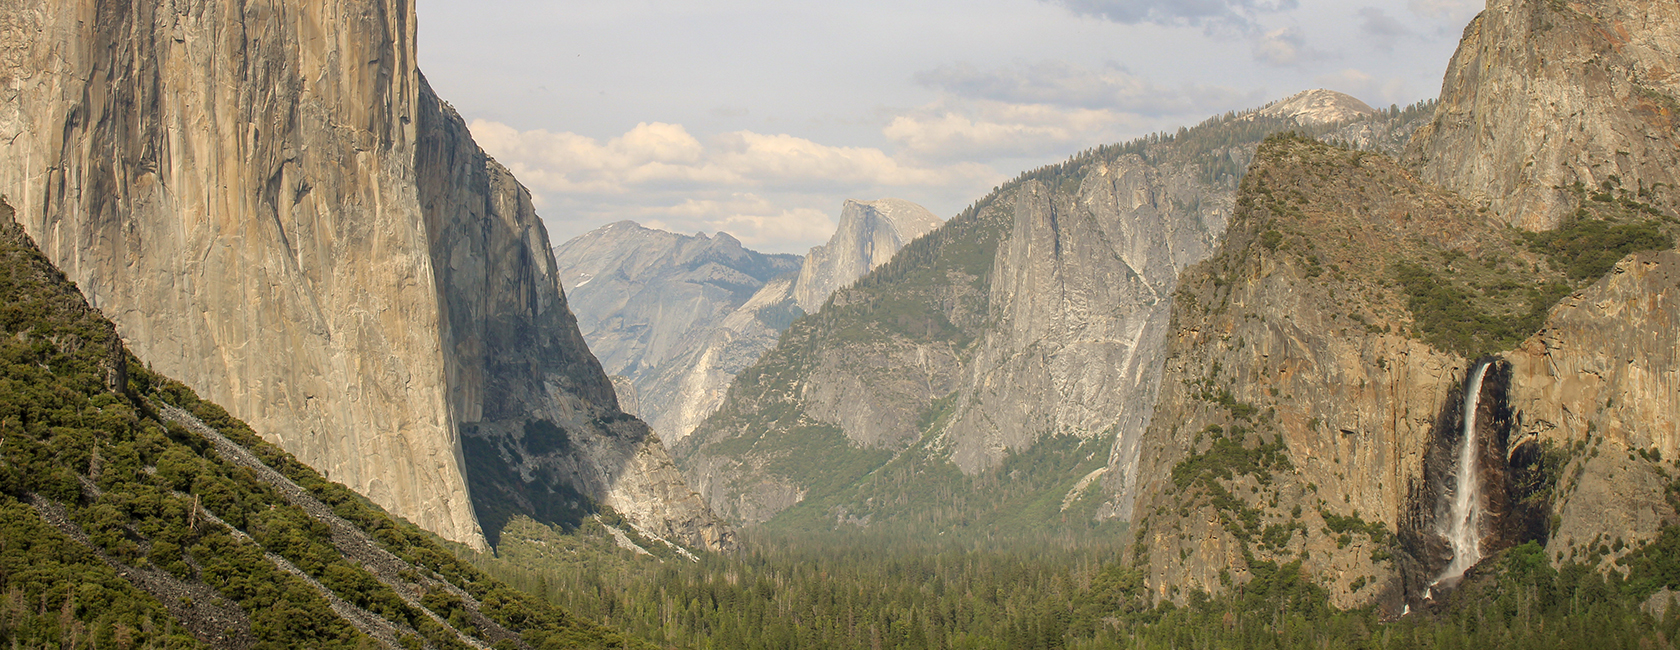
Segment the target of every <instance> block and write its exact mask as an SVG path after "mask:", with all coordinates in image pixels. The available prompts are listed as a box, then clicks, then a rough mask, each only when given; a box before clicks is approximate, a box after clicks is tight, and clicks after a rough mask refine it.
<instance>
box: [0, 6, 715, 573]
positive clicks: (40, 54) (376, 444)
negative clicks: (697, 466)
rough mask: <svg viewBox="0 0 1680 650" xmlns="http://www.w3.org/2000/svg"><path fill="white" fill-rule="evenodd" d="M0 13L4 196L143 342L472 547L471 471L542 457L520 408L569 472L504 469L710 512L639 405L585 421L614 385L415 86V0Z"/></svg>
mask: <svg viewBox="0 0 1680 650" xmlns="http://www.w3.org/2000/svg"><path fill="white" fill-rule="evenodd" d="M0 15H4V16H5V18H4V19H0V30H3V37H0V88H3V90H0V93H3V101H0V157H4V158H5V159H7V160H9V161H11V162H12V164H11V165H8V166H6V167H5V168H4V169H3V170H0V194H4V195H5V196H7V197H8V199H9V200H10V201H11V202H13V203H14V204H15V205H17V207H18V208H19V215H20V217H19V221H20V222H21V223H22V224H23V225H24V227H25V229H26V230H27V231H28V232H29V233H30V234H31V236H33V237H34V238H35V239H36V240H37V241H38V242H39V243H40V245H41V248H42V249H43V250H44V251H45V252H46V254H47V255H48V256H49V257H50V258H51V259H52V260H53V261H54V262H55V263H56V264H58V265H60V266H61V267H62V268H63V269H64V270H65V272H66V273H67V274H68V275H69V276H70V277H71V278H72V279H74V280H75V281H76V282H77V284H78V285H79V286H80V287H81V288H82V289H83V290H84V291H85V292H86V293H87V294H88V296H89V300H90V301H91V302H92V303H94V304H95V305H96V306H97V307H98V308H100V309H101V310H102V311H103V312H104V313H106V314H107V315H109V316H110V317H111V319H112V320H113V321H115V322H116V323H117V327H118V330H119V331H120V332H121V333H122V335H123V336H124V338H125V339H126V340H127V341H128V342H129V344H130V346H131V347H132V348H133V349H134V350H135V352H136V353H137V354H138V355H139V356H140V358H142V359H143V360H145V361H146V362H147V363H149V364H151V365H152V366H153V367H155V368H156V369H158V370H159V371H161V372H164V373H167V374H169V375H173V376H176V377H179V378H180V379H182V380H183V381H184V382H186V383H187V384H189V385H190V386H192V387H193V388H194V389H195V390H197V391H199V392H200V393H201V394H203V395H205V396H206V397H208V398H211V399H213V400H215V401H217V402H220V403H222V404H224V405H226V406H227V407H228V409H229V410H230V411H232V412H233V413H234V414H236V415H238V416H239V417H241V418H243V419H245V420H247V421H249V422H250V423H251V424H252V426H253V427H255V428H256V429H257V430H258V431H260V432H262V433H263V434H264V435H265V436H267V437H268V438H269V439H270V440H272V441H274V442H276V443H278V444H280V445H281V446H283V447H284V448H285V449H287V450H288V451H291V452H293V453H294V454H296V455H297V456H298V457H299V458H300V459H302V460H304V461H305V462H308V463H310V464H311V465H313V466H315V467H317V468H320V469H321V470H322V471H323V473H324V474H326V475H327V476H328V477H330V478H331V479H333V480H336V481H341V482H343V483H345V484H347V485H350V486H351V487H353V488H355V489H356V490H358V491H360V492H362V493H363V494H366V495H367V496H368V497H369V498H371V499H373V500H374V501H375V502H376V503H379V504H380V505H382V506H384V507H386V508H388V509H390V510H391V511H392V512H395V513H397V514H399V515H401V516H403V517H407V518H409V519H411V520H413V521H415V522H416V523H418V524H420V525H422V526H424V527H426V528H427V529H429V530H432V531H434V532H436V533H438V534H439V535H442V536H444V537H446V538H448V539H452V540H456V541H460V542H464V543H467V544H470V545H475V546H482V545H483V543H484V537H483V534H482V533H481V530H480V526H479V522H478V518H477V517H476V516H475V503H476V505H477V506H478V509H479V510H483V509H484V505H485V504H484V503H483V502H482V501H480V500H479V499H480V497H482V496H487V495H480V494H469V489H468V486H469V483H471V484H473V487H474V488H477V487H479V486H480V485H483V486H486V489H490V490H495V489H500V488H501V487H504V486H506V483H505V481H497V480H488V479H485V480H481V479H482V477H484V476H486V474H485V472H486V471H491V470H494V469H495V468H497V467H502V468H505V467H507V464H508V463H520V464H521V469H522V470H523V469H525V467H524V466H525V465H528V464H531V463H534V462H538V461H537V460H534V459H538V458H540V459H544V460H543V461H542V462H552V463H557V464H564V463H563V462H562V459H560V458H558V457H556V456H554V453H553V452H554V450H552V449H550V450H549V451H550V452H551V453H550V454H548V455H544V454H541V453H532V450H530V449H529V448H528V446H526V445H523V443H521V442H520V438H519V437H518V436H516V435H514V434H513V433H511V431H513V430H514V429H515V427H514V425H513V424H512V423H514V422H521V421H523V422H526V423H528V422H532V421H539V420H540V421H547V422H550V423H551V424H552V425H554V426H556V427H560V428H564V429H566V430H568V431H569V433H570V435H571V436H572V439H573V440H574V441H576V442H577V443H578V444H577V446H576V447H575V448H574V450H573V451H575V452H576V453H574V454H572V455H571V456H568V457H566V458H565V459H564V460H565V461H566V462H575V463H576V465H577V466H576V467H574V468H573V469H575V470H576V473H575V474H571V475H566V474H559V475H555V476H552V477H550V478H551V480H549V482H548V483H541V479H539V478H538V477H535V476H533V475H531V474H530V473H528V472H526V473H524V474H523V475H521V476H520V478H521V482H520V485H521V486H523V487H522V488H520V489H531V490H535V491H536V492H539V493H542V494H547V493H549V492H552V491H554V490H557V489H561V488H565V489H574V490H575V491H576V492H578V493H581V494H583V495H586V496H588V497H590V498H592V499H596V500H598V501H600V502H604V503H607V504H609V505H612V506H613V507H615V508H619V509H621V510H624V511H625V512H626V514H627V515H629V516H630V517H631V519H632V521H635V522H636V523H637V524H638V525H643V526H645V527H647V528H649V529H650V530H652V531H655V532H659V533H660V534H667V533H669V534H670V536H673V537H677V538H680V539H684V540H685V541H689V542H690V543H695V544H703V543H706V542H707V541H708V540H713V541H715V540H717V539H720V538H721V537H722V536H723V533H722V532H720V531H721V529H718V528H715V527H712V525H711V524H710V523H709V521H710V513H709V512H707V511H706V509H705V506H704V504H702V503H700V502H699V501H698V500H696V499H694V498H693V497H692V493H689V492H687V491H686V488H684V487H681V486H682V481H681V479H680V477H679V476H677V474H676V473H675V472H674V471H671V470H670V469H669V468H670V465H669V461H665V460H663V459H664V451H663V449H662V448H661V446H660V445H659V444H658V443H657V440H656V439H654V438H653V437H652V436H645V435H643V433H645V427H643V428H642V429H641V430H640V431H637V430H635V429H636V427H637V426H640V425H639V423H634V425H632V424H630V423H620V424H610V423H609V424H601V422H607V421H609V420H612V419H613V418H615V417H619V416H618V415H617V413H618V412H617V409H616V406H615V402H614V399H613V392H612V389H611V387H610V385H609V384H608V382H607V379H606V377H605V376H604V374H602V372H601V370H600V367H599V365H598V364H597V363H596V362H595V360H594V358H593V357H592V356H591V355H590V354H589V352H588V350H587V348H586V347H585V346H584V344H583V339H582V338H581V337H580V336H579V335H578V334H577V330H576V327H575V324H574V323H573V321H572V317H571V315H570V313H569V312H568V311H567V309H566V303H565V298H564V296H563V294H562V293H561V291H560V285H559V282H558V279H557V277H556V275H555V269H554V266H553V262H552V258H551V256H550V254H549V252H548V244H547V241H546V234H544V231H543V228H542V225H541V222H540V221H539V220H537V219H536V217H535V214H534V212H532V210H531V206H530V200H529V195H528V194H527V193H526V192H525V191H524V189H523V188H521V187H520V186H519V185H518V183H517V182H516V181H515V180H514V179H513V178H512V176H511V175H509V174H507V172H506V171H505V170H503V169H502V168H501V167H500V166H499V165H496V164H494V162H493V161H490V160H489V159H488V157H486V156H485V155H484V154H483V152H482V151H480V150H479V149H478V148H477V146H476V145H474V144H473V143H472V141H471V139H470V137H469V136H468V135H467V131H466V129H465V127H464V126H463V125H462V124H461V123H460V119H459V117H458V116H456V115H455V114H454V112H453V111H452V110H450V109H449V108H448V107H447V106H446V105H444V104H443V103H442V102H441V101H439V100H438V99H437V98H436V97H435V96H433V95H432V94H431V92H430V90H429V89H427V88H426V84H425V80H424V78H423V77H421V76H420V74H419V71H418V70H417V68H416V67H415V56H414V43H415V39H414V14H413V7H412V5H410V4H407V3H402V2H388V1H381V0H358V1H350V2H330V3H329V2H305V3H301V4H298V3H273V2H259V3H257V4H249V3H246V4H230V3H224V2H204V3H184V2H165V3H162V4H157V5H147V6H144V7H141V6H133V7H127V6H125V7H120V8H119V7H106V6H104V5H100V4H98V3H94V2H42V1H38V0H6V2H4V3H0ZM521 346H528V347H521ZM463 430H464V431H466V432H468V433H469V434H470V435H469V438H470V437H472V436H473V435H477V436H479V439H481V440H485V441H487V442H490V443H491V444H489V445H486V446H484V447H487V448H490V449H495V450H497V453H498V454H499V455H498V456H496V457H488V458H487V457H482V456H479V457H475V454H474V453H473V452H472V450H471V449H467V450H464V449H463V447H462V442H461V433H462V431H463ZM469 446H470V445H469ZM662 463H663V464H662ZM473 467H478V468H489V469H488V470H482V471H477V472H475V471H473V470H472V469H471V468H473ZM492 473H493V472H492ZM475 474H476V475H477V476H478V477H479V478H474V475H475ZM539 483H541V484H540V485H539ZM533 486H534V487H533ZM478 514H479V515H482V514H483V513H482V512H480V513H478Z"/></svg>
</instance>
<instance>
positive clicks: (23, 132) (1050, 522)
mask: <svg viewBox="0 0 1680 650" xmlns="http://www.w3.org/2000/svg"><path fill="white" fill-rule="evenodd" d="M415 20H416V9H415V7H414V6H413V4H412V3H404V2H392V1H390V0H342V1H337V2H332V3H323V2H319V1H316V0H303V1H301V2H292V1H286V2H269V1H258V2H254V3H252V2H247V3H227V2H225V1H223V0H194V1H191V2H189V1H185V0H169V1H166V2H163V3H162V4H159V5H158V6H155V7H154V6H150V5H146V6H142V5H112V4H110V3H97V2H91V1H88V0H73V1H70V2H45V1H43V0H0V35H3V36H4V38H3V39H0V98H3V99H0V644H3V643H10V644H11V645H12V646H13V647H28V648H70V649H77V650H80V649H82V648H89V649H91V648H111V647H116V648H198V647H213V648H253V649H256V648H261V649H264V650H267V649H270V648H288V647H298V648H393V649H394V648H403V649H407V650H413V649H416V648H435V649H443V648H474V649H479V650H485V649H491V648H494V649H496V650H508V649H511V648H521V649H538V648H544V649H546V648H573V647H582V648H609V647H611V648H637V647H639V648H697V649H699V648H706V649H710V648H730V649H735V648H749V649H758V648H764V649H772V648H775V649H783V648H871V649H879V648H964V649H992V648H996V649H1005V648H1009V649H1014V648H1035V649H1036V648H1045V649H1051V648H1079V649H1091V650H1095V649H1107V648H1186V647H1195V648H1254V647H1269V648H1328V647H1355V648H1423V647H1427V648H1480V647H1545V648H1562V647H1567V648H1576V647H1579V648H1604V647H1613V648H1630V649H1632V648H1638V649H1640V650H1655V649H1663V648H1673V647H1675V645H1676V643H1680V248H1677V246H1676V238H1677V237H1680V203H1676V201H1680V198H1677V195H1676V194H1675V187H1676V186H1675V182H1676V179H1675V178H1674V169H1675V165H1676V164H1677V162H1680V161H1677V160H1676V157H1677V156H1680V102H1677V101H1676V99H1675V98H1676V97H1680V77H1677V76H1675V74H1674V71H1675V70H1680V45H1677V44H1680V9H1677V8H1676V7H1675V6H1674V5H1673V3H1672V2H1668V3H1665V2H1662V1H1660V0H1571V1H1567V2H1566V1H1562V0H1488V1H1487V6H1486V8H1485V10H1483V11H1482V12H1481V13H1479V14H1478V15H1477V16H1476V17H1475V18H1474V19H1473V20H1471V21H1470V22H1469V25H1468V26H1467V27H1466V28H1465V29H1464V32H1463V37H1462V40H1461V41H1460V42H1459V44H1458V50H1457V52H1456V53H1455V54H1454V55H1453V58H1452V60H1451V61H1450V62H1449V63H1448V65H1447V67H1446V74H1445V78H1444V80H1443V83H1442V87H1441V94H1440V96H1439V98H1438V99H1432V100H1426V101H1421V102H1417V103H1415V104H1411V105H1408V106H1398V105H1396V106H1391V107H1389V108H1373V107H1371V106H1370V105H1368V104H1366V103H1365V102H1363V101H1361V100H1360V99H1357V98H1355V97H1352V96H1350V95H1346V94H1343V93H1340V92H1336V91H1333V90H1328V89H1315V90H1307V91H1304V92H1300V93H1296V94H1294V95H1290V96H1287V97H1284V98H1282V99H1279V100H1277V101H1274V102H1271V103H1268V104H1265V105H1263V106H1259V107H1257V108H1254V109H1251V110H1245V111H1232V112H1227V113H1223V114H1218V115H1214V116H1213V117H1211V118H1209V119H1207V120H1205V121H1203V122H1201V123H1199V124H1195V125H1193V126H1192V125H1187V126H1185V127H1183V128H1179V129H1177V130H1175V131H1163V132H1159V133H1155V134H1152V135H1147V136H1143V137H1140V138H1136V139H1133V140H1130V141H1126V142H1120V143H1114V144H1095V143H1092V146H1091V148H1089V149H1086V150H1084V151H1081V152H1080V153H1077V154H1075V155H1072V156H1070V157H1068V158H1067V159H1066V160H1065V161H1063V162H1060V163H1056V164H1051V165H1047V166H1043V167H1039V168H1036V169H1032V170H1030V171H1026V172H1024V173H1021V174H1019V175H1018V176H1016V177H1014V178H1013V179H1011V180H1008V181H1007V182H1003V183H1001V184H999V185H997V186H996V187H995V188H993V189H992V191H990V192H989V193H986V194H985V195H984V196H981V197H979V198H978V199H976V200H974V201H973V203H972V204H970V205H969V206H968V207H967V208H966V209H963V210H961V211H959V212H957V213H956V214H954V215H952V216H951V217H950V218H949V219H942V218H941V217H940V216H939V215H937V214H935V213H933V212H932V211H930V210H928V209H926V208H923V207H922V206H920V205H917V204H916V203H912V202H910V201H907V200H902V199H892V198H887V199H879V200H874V201H862V200H846V201H844V203H843V204H841V205H840V208H839V213H838V219H837V220H836V228H835V232H834V233H833V235H832V237H831V238H830V239H829V240H828V241H827V242H826V243H825V244H823V245H821V246H816V247H814V248H811V249H810V250H809V252H808V253H807V254H805V255H803V256H799V255H791V254H766V253H761V252H757V251H754V250H751V249H750V248H748V247H747V246H746V245H744V244H743V239H744V240H746V241H762V240H759V239H754V238H752V237H748V236H745V235H742V236H741V238H739V239H738V238H737V235H732V234H730V233H727V232H723V231H716V232H714V233H713V234H710V235H707V234H705V233H698V234H695V235H684V234H678V233H674V232H668V231H665V230H660V229H656V228H651V227H644V226H642V225H639V224H637V223H636V222H632V221H622V220H621V221H616V222H614V223H611V224H610V225H605V226H601V227H599V228H596V229H594V230H592V231H589V232H587V233H585V234H583V235H581V236H578V237H576V238H573V239H571V240H569V241H566V242H564V243H561V244H559V245H557V246H556V245H552V243H551V242H550V240H549V234H548V233H549V232H550V231H549V229H548V228H549V225H547V224H545V221H544V217H542V216H539V212H541V213H543V214H544V215H546V216H547V218H549V219H551V221H549V222H547V223H548V224H553V223H559V222H560V221H554V220H555V219H562V220H563V219H573V218H574V217H575V215H571V214H563V215H562V216H559V217H557V216H555V215H556V213H564V212H565V211H567V210H568V209H570V208H571V207H572V206H574V205H575V204H573V203H568V202H566V201H565V200H563V199H562V200H558V201H557V200H555V198H556V194H557V193H560V194H563V193H564V192H560V191H558V190H556V189H555V188H556V187H561V186H562V185H563V184H561V185H557V184H555V183H554V180H553V178H552V177H548V178H544V177H542V176H540V174H541V173H542V171H541V170H539V169H533V168H532V167H530V166H529V165H530V163H529V160H528V159H519V160H515V159H514V158H513V157H514V156H518V155H520V154H512V155H511V156H510V157H509V158H507V159H506V160H507V161H508V164H507V165H505V166H504V164H503V163H502V162H498V161H497V160H496V159H494V158H492V157H491V156H490V154H488V153H486V151H485V148H481V147H480V145H479V143H478V141H476V140H475V132H476V133H477V135H479V136H484V137H482V138H481V140H482V141H484V142H486V143H489V142H490V137H492V136H490V135H487V134H489V133H490V131H488V130H480V126H479V122H477V121H474V122H473V123H472V124H473V126H472V128H471V129H469V128H468V124H469V123H468V121H467V120H466V119H464V118H463V116H462V115H461V114H460V113H458V112H457V111H456V110H455V108H454V107H453V106H451V105H450V104H449V103H448V102H446V101H444V99H443V98H440V97H439V96H438V95H437V94H436V93H434V92H433V90H432V86H431V84H430V83H429V82H428V81H427V79H426V77H425V76H424V75H423V74H421V72H420V70H419V68H418V65H417V63H416V61H417V55H416V51H417V50H416V48H417V45H416V41H417V38H416V34H417V30H416V27H415V24H414V23H415ZM1209 29H1210V30H1212V29H1213V28H1211V27H1210V28H1209ZM1316 55H1323V56H1328V55H1324V54H1323V53H1318V54H1316ZM930 74H931V73H930ZM928 78H929V79H932V78H933V77H931V76H930V77H928ZM918 83H931V82H927V81H925V80H918ZM1157 90H1159V89H1157ZM719 111H722V112H727V111H723V109H719ZM720 114H721V113H720ZM758 118H759V116H757V115H755V116H754V119H758ZM900 126H902V125H900ZM643 127H648V129H646V130H643V131H638V133H641V134H642V135H644V136H645V135H647V134H648V133H654V132H657V133H663V134H665V135H667V136H670V135H672V134H673V133H675V132H677V131H680V130H681V127H673V125H668V124H660V125H654V126H653V127H649V126H648V125H646V124H644V125H643V126H642V127H638V129H642V128H643ZM661 129H662V130H661ZM551 135H553V134H547V135H544V136H543V137H548V136H551ZM682 135H683V136H684V137H687V134H686V132H684V133H683V134H682ZM748 135H751V134H748ZM531 137H533V138H535V137H536V136H531ZM565 137H568V138H571V139H570V140H567V142H570V143H571V144H573V145H576V144H577V143H578V142H582V141H583V140H586V139H587V138H585V137H584V136H578V135H577V134H570V133H569V134H565ZM746 137H747V136H742V135H740V134H730V135H728V136H727V137H722V138H720V141H732V140H730V138H735V139H737V140H743V139H745V138H746ZM630 140H631V138H629V137H628V136H627V137H626V138H625V139H624V140H622V141H618V140H615V141H611V142H608V143H606V144H605V145H601V149H600V150H601V151H607V152H609V153H611V154H612V155H618V156H627V155H629V154H627V153H625V152H626V151H629V149H627V147H639V146H640V147H646V148H648V149H649V150H657V153H658V154H659V155H661V156H666V158H661V159H660V160H658V161H656V163H655V164H652V165H650V166H648V167H646V168H642V169H639V171H638V173H667V172H669V173H672V174H678V175H680V173H687V172H677V171H672V170H674V169H676V168H677V167H679V166H680V165H679V164H678V163H681V162H683V161H687V162H688V163H694V161H695V160H700V158H698V157H697V156H700V155H701V154H698V153H694V152H695V151H699V149H684V148H683V147H684V146H686V144H685V143H687V142H689V141H690V140H692V141H693V142H694V143H695V146H696V147H701V148H702V149H703V148H704V147H706V146H721V145H718V144H717V143H715V142H706V143H704V144H700V142H701V141H700V140H698V139H694V138H688V140H681V139H671V140H667V141H660V142H654V141H652V140H643V141H634V142H631V141H630ZM780 142H781V144H784V145H788V144H789V143H790V142H792V140H783V141H780ZM650 143H652V144H650ZM792 143H793V144H799V143H797V142H792ZM653 144H658V145H661V146H664V147H665V148H663V149H660V148H659V147H656V146H653ZM807 144H809V143H807ZM790 146H791V145H790ZM615 147H616V149H615ZM486 148H494V147H491V146H490V145H489V144H487V145H486ZM588 151H589V150H588V149H587V148H586V147H583V146H582V145H578V146H576V147H574V148H572V149H567V150H566V155H574V156H579V157H582V156H584V155H585V154H586V153H587V152H588ZM800 151H802V152H808V150H800ZM852 152H853V153H856V150H852ZM736 153H739V152H736ZM498 155H501V154H500V153H498ZM683 156H690V158H683ZM572 162H577V161H572ZM618 162H622V161H618ZM618 162H611V161H609V163H602V164H618ZM714 162H715V161H714ZM577 164H579V165H585V164H586V163H585V162H578V163H577ZM695 164H697V165H698V164H699V163H695ZM698 168H699V167H696V168H695V169H698ZM650 170H651V171H650ZM690 171H692V169H691V170H690ZM706 172H707V173H721V172H720V171H719V169H718V168H715V167H714V168H707V170H706ZM516 173H517V174H518V175H519V176H521V177H525V178H527V179H531V178H539V179H541V180H539V181H538V182H537V183H536V184H533V185H532V187H534V188H541V190H542V192H543V193H544V195H541V196H539V195H533V194H532V192H531V191H530V190H527V189H526V187H525V186H524V185H522V184H521V181H520V180H519V179H518V178H516V177H515V174H516ZM837 173H838V172H837ZM904 173H910V172H908V171H905V172H904ZM692 181H693V179H684V180H683V182H692ZM991 184H992V181H989V180H988V181H986V185H987V186H990V185H991ZM860 186H861V185H860ZM576 187H583V185H577V186H576ZM591 187H594V186H591ZM620 189H621V188H620ZM566 191H577V192H594V191H601V192H608V190H600V189H599V188H598V187H597V188H595V189H575V190H574V189H568V190H566ZM611 191H618V190H617V189H614V190H611ZM768 192H769V190H766V193H768ZM836 202H838V200H837V199H836ZM831 205H832V204H831ZM929 205H933V203H931V202H930V203H929ZM654 212H655V211H652V210H650V211H647V212H643V213H641V214H653V213H654ZM614 218H615V219H622V218H623V216H616V217H614ZM638 218H641V217H638ZM602 221H604V220H602ZM595 223H601V222H600V221H598V222H595ZM645 223H649V224H653V223H655V222H654V221H652V220H649V221H645ZM590 226H591V227H592V226H594V224H593V223H592V224H590ZM583 230H584V228H577V230H574V231H573V232H581V231H583Z"/></svg>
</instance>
